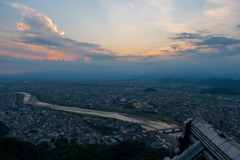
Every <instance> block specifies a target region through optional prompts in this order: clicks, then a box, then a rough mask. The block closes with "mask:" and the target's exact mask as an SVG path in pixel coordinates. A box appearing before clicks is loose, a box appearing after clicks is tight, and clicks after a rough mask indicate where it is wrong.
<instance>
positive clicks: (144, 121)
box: [18, 92, 177, 130]
mask: <svg viewBox="0 0 240 160" xmlns="http://www.w3.org/2000/svg"><path fill="white" fill-rule="evenodd" d="M18 93H20V94H22V95H24V99H23V103H24V104H29V105H33V106H36V107H44V108H50V109H54V110H59V111H67V112H73V113H82V114H89V115H97V116H101V117H108V118H115V119H119V120H123V121H128V122H135V123H139V124H140V125H141V126H142V127H143V128H145V129H147V130H155V129H164V128H173V127H177V126H176V125H175V124H170V123H164V122H161V121H159V120H155V119H152V118H148V117H143V116H137V115H133V114H129V113H118V112H109V111H98V110H90V109H83V108H77V107H67V106H60V105H55V104H49V103H45V102H40V101H39V100H38V99H37V98H36V97H34V96H32V95H31V94H30V93H26V92H18Z"/></svg>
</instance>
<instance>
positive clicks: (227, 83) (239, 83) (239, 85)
mask: <svg viewBox="0 0 240 160" xmlns="http://www.w3.org/2000/svg"><path fill="white" fill-rule="evenodd" d="M197 84H199V85H205V86H212V87H216V88H225V89H232V90H240V79H239V80H232V79H214V78H213V79H205V80H201V81H199V82H197Z"/></svg>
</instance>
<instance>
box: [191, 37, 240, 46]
mask: <svg viewBox="0 0 240 160" xmlns="http://www.w3.org/2000/svg"><path fill="white" fill-rule="evenodd" d="M239 43H240V40H238V39H233V38H227V37H208V38H205V39H203V40H202V41H201V42H196V43H195V44H196V45H207V46H229V45H233V44H239Z"/></svg>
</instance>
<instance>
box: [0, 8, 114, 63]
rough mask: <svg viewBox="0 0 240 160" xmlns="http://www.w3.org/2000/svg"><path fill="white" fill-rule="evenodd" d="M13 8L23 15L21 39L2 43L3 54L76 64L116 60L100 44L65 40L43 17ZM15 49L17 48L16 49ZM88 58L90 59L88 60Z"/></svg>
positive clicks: (44, 16)
mask: <svg viewBox="0 0 240 160" xmlns="http://www.w3.org/2000/svg"><path fill="white" fill-rule="evenodd" d="M10 5H11V6H12V7H14V8H17V9H19V10H20V11H21V12H22V16H23V18H21V22H18V23H17V29H18V31H19V32H20V36H19V37H17V38H14V39H13V38H11V39H8V44H11V45H7V46H4V45H3V43H4V41H5V40H3V39H0V46H1V42H2V46H3V48H2V47H1V49H0V51H2V52H1V53H0V54H1V55H3V54H7V55H12V56H13V57H24V58H29V59H48V60H51V59H54V60H68V61H69V60H71V61H72V60H75V59H83V60H85V61H86V62H89V61H94V60H104V59H109V58H111V59H113V58H115V59H116V57H115V56H114V53H113V52H111V51H109V50H106V49H104V48H102V47H101V46H100V45H98V44H94V43H85V42H78V41H75V40H72V39H70V38H67V37H65V36H64V32H63V31H59V30H58V28H57V26H56V25H55V24H54V23H53V22H52V20H51V19H50V18H49V17H47V16H46V15H44V14H43V13H40V12H37V11H36V10H34V9H32V8H29V7H27V6H25V5H22V4H19V3H11V4H10ZM13 46H14V47H13ZM86 57H87V58H86Z"/></svg>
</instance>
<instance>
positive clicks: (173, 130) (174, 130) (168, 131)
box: [152, 127, 182, 134]
mask: <svg viewBox="0 0 240 160" xmlns="http://www.w3.org/2000/svg"><path fill="white" fill-rule="evenodd" d="M152 132H153V133H154V134H157V133H159V132H162V133H164V134H171V133H177V132H182V127H174V128H164V129H156V130H153V131H152Z"/></svg>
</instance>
